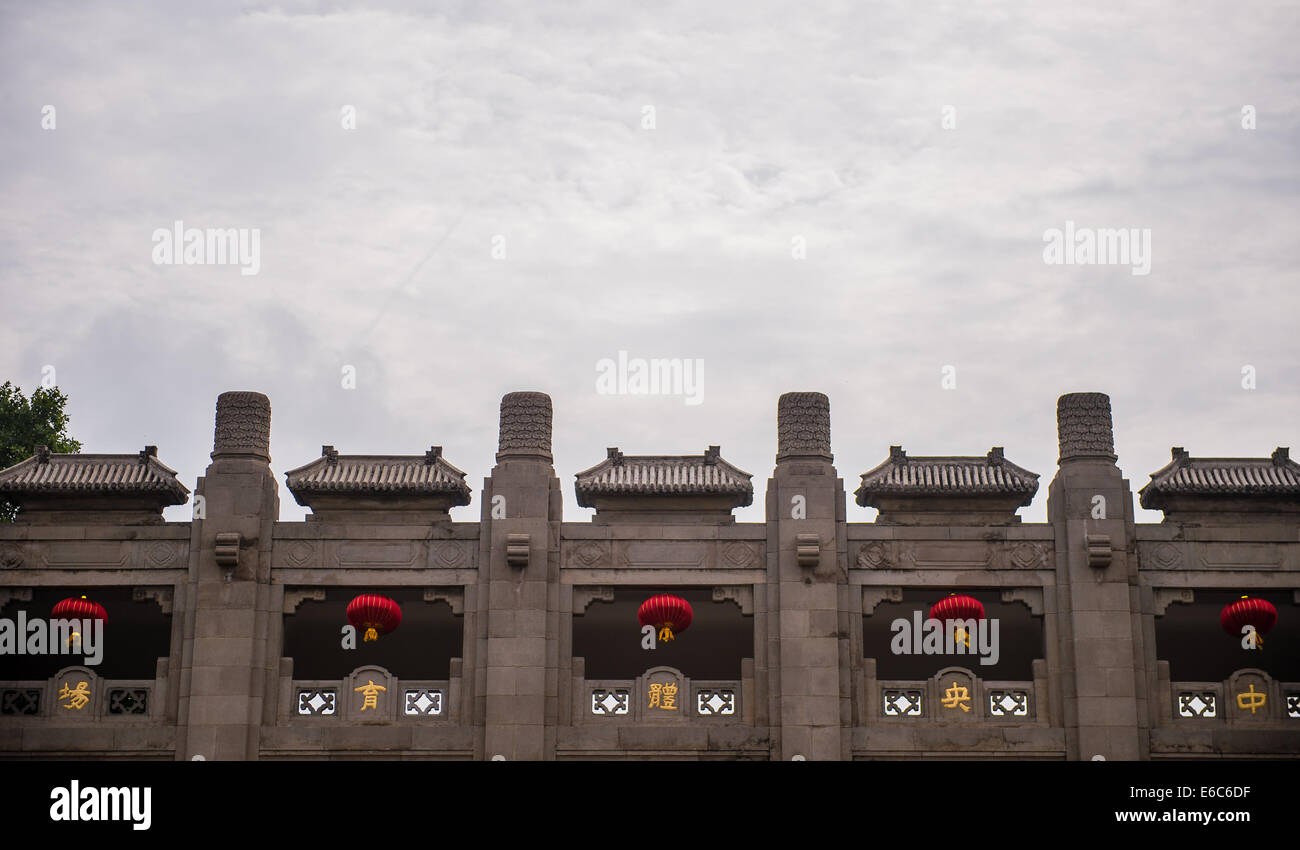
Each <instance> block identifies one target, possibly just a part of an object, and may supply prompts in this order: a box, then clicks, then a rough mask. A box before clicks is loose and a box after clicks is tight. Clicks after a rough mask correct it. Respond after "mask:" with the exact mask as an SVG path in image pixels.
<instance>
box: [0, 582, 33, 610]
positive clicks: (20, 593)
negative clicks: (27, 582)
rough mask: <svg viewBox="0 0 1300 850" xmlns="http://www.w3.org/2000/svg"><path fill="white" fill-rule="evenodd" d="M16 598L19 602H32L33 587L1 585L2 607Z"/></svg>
mask: <svg viewBox="0 0 1300 850" xmlns="http://www.w3.org/2000/svg"><path fill="white" fill-rule="evenodd" d="M15 599H17V600H18V601H19V602H31V601H32V589H31V588H30V587H0V608H3V607H5V606H6V605H8V604H9V603H10V602H12V601H13V600H15Z"/></svg>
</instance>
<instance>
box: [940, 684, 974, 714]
mask: <svg viewBox="0 0 1300 850" xmlns="http://www.w3.org/2000/svg"><path fill="white" fill-rule="evenodd" d="M941 702H942V703H943V707H944V708H960V709H961V710H962V711H970V706H969V705H967V703H968V702H970V690H969V689H967V688H965V687H963V686H960V685H958V684H957V683H956V682H953V683H952V687H951V688H947V689H945V690H944V692H943V699H942V700H941Z"/></svg>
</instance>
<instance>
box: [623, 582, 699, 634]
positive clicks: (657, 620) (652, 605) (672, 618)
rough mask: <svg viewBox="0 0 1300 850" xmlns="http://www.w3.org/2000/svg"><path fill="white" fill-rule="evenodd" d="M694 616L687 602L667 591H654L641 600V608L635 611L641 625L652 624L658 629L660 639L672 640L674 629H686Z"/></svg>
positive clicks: (680, 630) (679, 630)
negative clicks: (653, 593) (654, 592)
mask: <svg viewBox="0 0 1300 850" xmlns="http://www.w3.org/2000/svg"><path fill="white" fill-rule="evenodd" d="M694 616H695V614H694V612H693V611H691V604H690V603H689V602H687V601H686V600H685V599H682V598H681V597H680V596H673V595H672V594H669V593H656V594H655V595H654V596H651V597H650V598H649V599H647V600H646V601H645V602H642V603H641V608H640V609H639V610H638V611H637V612H636V618H637V620H639V621H640V622H641V625H643V626H654V627H655V628H656V629H658V630H659V639H660V640H662V641H670V640H672V639H673V630H674V629H676V630H677V631H678V632H684V631H686V629H687V628H688V627H689V626H690V625H691V620H692V619H693V618H694Z"/></svg>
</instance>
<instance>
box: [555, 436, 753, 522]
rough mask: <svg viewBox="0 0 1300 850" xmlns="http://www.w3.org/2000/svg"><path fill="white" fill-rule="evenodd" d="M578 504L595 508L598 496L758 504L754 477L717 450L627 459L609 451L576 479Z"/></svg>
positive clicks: (639, 456)
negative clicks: (704, 498) (728, 498)
mask: <svg viewBox="0 0 1300 850" xmlns="http://www.w3.org/2000/svg"><path fill="white" fill-rule="evenodd" d="M576 478H577V479H578V480H577V482H576V483H575V485H574V486H575V489H576V490H577V494H578V504H579V505H581V506H582V507H584V508H590V507H595V506H594V505H592V504H591V502H590V498H591V497H592V496H596V495H620V496H622V495H627V496H636V495H642V496H667V495H684V496H704V495H729V496H733V497H735V500H736V501H735V504H736V507H744V506H745V505H749V504H752V503H753V501H754V485H753V484H752V483H750V479H751V478H752V476H751V475H750V474H749V473H748V472H744V471H742V470H740V469H737V468H736V467H734V466H732V465H731V464H730V463H728V462H727V461H725V460H723V459H722V457H721V456H720V454H719V449H718V447H717V446H709V448H708V450H707V451H706V452H705V453H704V455H703V456H700V455H624V454H623V453H622V452H620V451H619V450H618V449H617V448H611V449H609V450H608V456H607V457H606V458H605V460H603V461H601V462H600V463H598V464H596V465H595V466H593V467H592V468H591V469H588V470H586V471H585V472H579V473H578V474H577V476H576Z"/></svg>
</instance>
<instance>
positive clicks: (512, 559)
mask: <svg viewBox="0 0 1300 850" xmlns="http://www.w3.org/2000/svg"><path fill="white" fill-rule="evenodd" d="M530 539H531V538H530V536H529V535H527V534H507V535H506V563H507V564H509V565H510V566H512V567H527V566H528V548H529V541H530Z"/></svg>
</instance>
